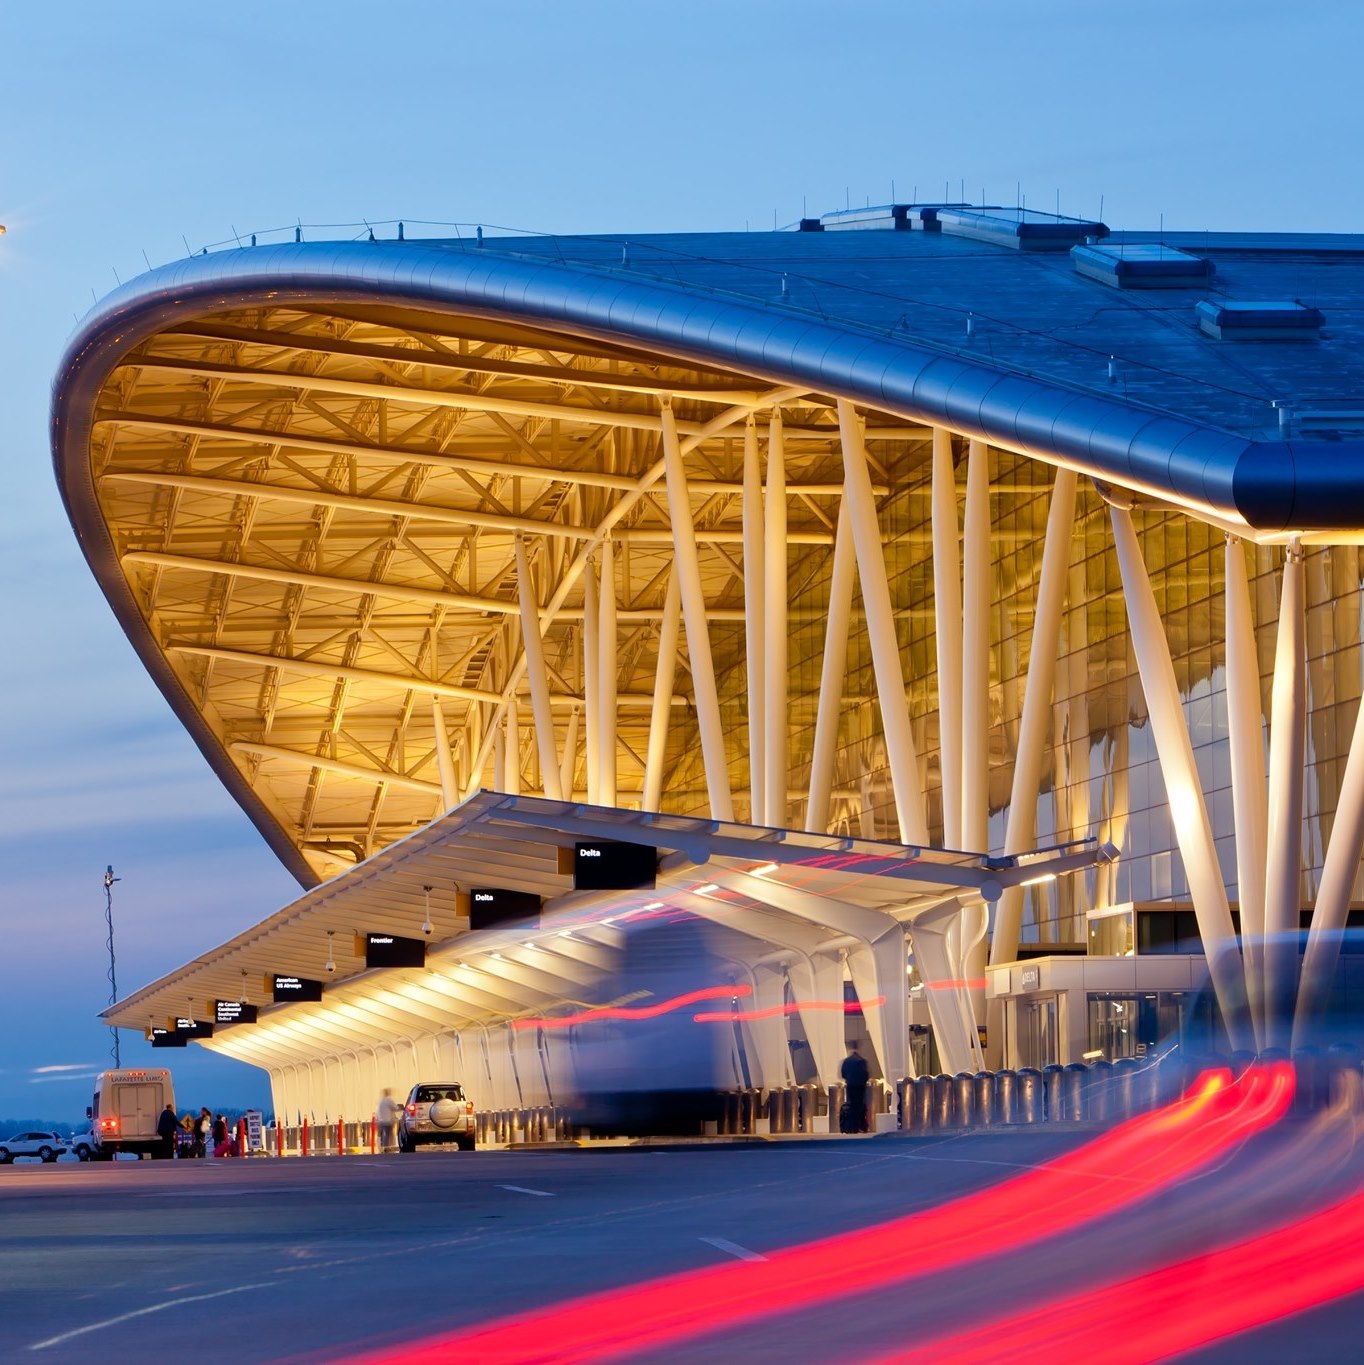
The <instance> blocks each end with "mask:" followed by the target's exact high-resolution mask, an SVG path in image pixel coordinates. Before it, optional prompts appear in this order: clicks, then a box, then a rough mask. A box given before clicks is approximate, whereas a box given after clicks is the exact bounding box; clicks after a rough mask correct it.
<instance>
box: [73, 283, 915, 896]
mask: <svg viewBox="0 0 1364 1365" xmlns="http://www.w3.org/2000/svg"><path fill="white" fill-rule="evenodd" d="M661 395H671V400H672V410H673V412H674V413H675V415H676V419H677V427H678V432H679V435H680V437H681V439H682V447H683V450H684V452H685V453H686V454H687V457H688V472H689V477H690V487H691V492H692V503H693V519H694V522H695V526H696V535H697V542H698V548H699V562H700V571H701V576H702V581H703V584H704V591H705V596H706V601H707V604H708V608H709V618H710V621H711V627H712V631H711V636H712V639H711V643H712V649H713V652H714V655H715V670H716V673H717V676H721V677H723V676H725V675H726V674H728V673H731V672H732V671H733V670H734V669H735V668H737V667H738V666H739V665H740V662H741V658H742V653H743V631H742V623H743V617H744V594H743V574H742V568H741V560H742V540H743V527H742V524H741V494H742V487H743V433H744V421H745V418H746V417H747V415H748V414H749V413H750V412H755V411H757V410H759V409H767V408H768V407H770V405H771V404H772V402H773V399H774V397H782V398H785V399H786V402H785V403H784V404H783V406H782V412H783V416H784V419H785V440H786V461H787V522H788V543H789V545H790V546H791V561H790V562H791V563H792V564H793V566H794V565H797V564H799V563H802V562H803V563H804V564H805V565H806V568H805V569H804V571H803V572H804V574H805V575H806V576H807V577H811V576H814V575H816V574H818V572H819V571H820V569H821V567H823V566H825V565H826V563H827V560H828V557H829V555H830V553H831V546H832V541H833V528H834V525H835V523H836V521H837V518H838V501H839V492H840V489H841V484H842V462H841V456H840V450H839V445H838V426H837V419H836V415H835V414H834V413H833V411H832V408H831V404H830V403H829V401H828V400H824V399H820V398H817V397H814V396H810V395H801V396H798V397H797V396H794V395H793V394H792V391H791V390H789V389H788V390H783V391H780V392H779V393H774V391H773V389H772V388H771V387H769V386H767V385H763V384H761V383H756V382H754V381H753V380H751V379H747V378H744V377H742V376H738V375H734V374H729V373H725V372H722V371H720V370H716V369H706V368H700V367H696V366H685V365H680V364H677V363H671V362H669V361H667V360H666V359H664V358H661V357H658V356H653V355H648V354H645V353H642V352H638V351H630V350H627V349H624V348H619V347H610V346H601V345H592V344H587V343H583V342H579V341H571V340H569V339H567V338H564V337H562V336H555V335H553V334H551V333H548V332H544V333H541V332H536V331H534V330H532V329H530V328H526V327H518V328H516V329H514V330H513V329H510V328H507V327H504V326H499V325H497V324H493V323H489V322H487V321H478V320H474V319H464V320H460V319H454V318H448V317H447V318H441V317H437V316H434V315H428V316H420V315H416V314H411V315H406V316H396V317H395V316H393V315H392V313H391V312H390V313H384V314H380V313H379V312H377V311H375V312H373V313H367V312H366V310H363V309H352V310H348V311H347V312H346V314H345V315H342V314H340V313H339V312H336V311H326V310H317V311H313V310H305V309H301V308H298V307H292V306H280V307H253V308H248V309H239V310H234V311H230V312H227V313H224V314H221V315H218V316H213V317H206V318H203V319H201V320H198V321H195V322H194V323H192V324H184V325H180V326H176V327H173V328H171V329H168V330H166V331H164V332H162V333H159V334H157V335H155V336H154V337H152V338H151V339H150V340H148V341H147V342H145V343H144V344H142V345H140V346H138V347H137V348H136V349H135V350H134V351H132V352H131V353H130V354H128V355H127V356H126V358H125V359H124V360H123V362H122V363H121V364H120V365H118V366H117V368H116V369H115V370H114V371H113V372H112V374H111V375H110V377H109V380H108V382H107V384H106V385H105V387H104V390H103V392H102V394H101V397H100V400H99V403H98V406H97V409H96V413H95V422H94V427H93V433H92V465H93V469H94V471H95V477H96V485H97V488H98V496H99V501H100V507H101V510H102V513H103V516H104V518H105V521H106V523H107V525H108V527H109V528H110V531H111V533H112V537H113V541H114V544H115V547H116V551H117V555H118V559H119V563H120V564H121V566H122V570H123V573H124V574H125V576H126V578H127V581H128V584H129V586H130V588H131V590H132V593H133V596H134V597H135V599H136V602H137V604H138V608H139V610H140V612H141V614H142V616H143V617H144V618H145V619H146V621H147V622H148V623H150V628H151V631H152V633H153V635H154V637H155V640H156V642H157V644H158V646H159V648H160V650H161V651H162V653H163V655H164V657H165V660H166V661H167V663H168V664H169V666H170V668H171V669H172V670H173V672H174V675H175V677H176V679H177V681H178V682H179V684H180V686H181V688H182V689H183V691H184V693H185V694H186V696H188V697H189V698H191V699H192V701H193V704H194V706H195V708H196V709H197V710H198V711H199V712H200V713H201V715H202V716H203V718H204V720H205V721H206V723H207V725H208V726H209V727H210V728H211V730H212V732H213V734H214V736H215V737H216V738H217V739H218V741H219V742H220V744H221V746H222V749H223V751H224V752H225V754H226V755H227V756H228V757H229V758H230V760H231V762H232V764H233V765H234V766H235V767H236V768H237V770H238V771H239V772H240V773H241V774H242V776H243V777H244V778H245V780H246V781H247V782H248V783H249V784H250V786H251V788H252V790H253V791H254V792H255V793H256V795H257V796H258V797H259V799H260V801H261V802H262V803H263V804H264V806H265V807H266V808H267V809H268V811H269V812H270V814H271V815H272V817H273V818H274V820H275V821H276V822H277V823H278V825H279V826H280V827H281V828H282V829H283V830H285V831H287V833H288V837H289V839H290V842H291V843H293V844H294V845H295V846H296V847H298V848H299V849H301V850H303V852H304V855H305V857H307V859H308V861H309V864H310V865H311V867H312V868H313V869H314V870H315V871H316V872H317V873H319V874H323V875H326V874H328V873H330V872H333V871H335V870H337V868H338V866H339V865H340V864H339V863H338V861H337V859H338V858H339V859H340V860H342V862H343V863H351V862H354V861H357V860H358V859H359V858H360V857H362V856H366V855H368V854H369V853H371V852H373V851H375V850H377V849H378V848H381V847H383V846H384V845H386V844H388V843H390V842H391V841H392V840H394V839H395V838H399V837H401V836H402V835H403V834H406V833H408V832H410V831H411V830H412V829H413V828H415V827H418V826H421V825H424V824H425V823H426V822H428V821H429V820H431V819H432V818H434V817H435V816H437V815H438V814H440V813H441V811H442V810H443V809H444V804H443V799H442V789H441V779H440V771H439V755H438V752H437V744H436V739H435V733H434V725H435V723H436V722H435V720H434V716H435V714H436V713H435V711H434V709H433V707H432V700H433V699H437V700H438V701H439V702H440V703H441V709H442V711H443V714H444V718H445V722H446V725H447V727H448V730H449V732H450V736H451V743H452V749H453V754H452V757H453V760H454V763H455V765H456V768H457V773H458V782H459V787H460V790H461V791H462V792H464V793H467V792H470V791H472V790H475V789H477V788H478V787H480V786H487V787H492V786H494V785H496V786H498V787H499V789H502V788H506V789H510V790H517V789H519V788H520V787H521V786H523V785H524V786H525V787H526V789H528V790H530V789H535V790H539V789H541V786H542V783H541V780H540V778H539V776H538V775H537V770H536V758H537V755H536V749H535V741H534V736H533V734H532V731H531V725H530V723H529V702H528V700H527V698H526V694H525V691H524V687H523V689H522V698H521V714H520V715H519V716H518V721H519V724H514V726H513V736H512V739H511V740H510V741H504V740H503V739H502V737H501V735H502V733H503V731H504V728H505V723H506V722H505V716H504V712H503V698H504V696H505V695H506V693H507V691H508V689H509V687H511V686H514V685H515V683H516V681H517V679H516V677H515V673H516V672H517V671H518V670H519V669H520V668H521V667H523V650H522V644H521V627H520V616H519V607H518V598H517V581H516V557H515V556H516V549H515V546H516V538H517V537H518V536H521V537H523V538H524V541H525V545H526V549H527V552H528V556H529V562H530V564H531V566H532V572H533V574H534V576H535V578H536V582H537V592H538V596H539V600H540V603H541V605H542V607H544V615H543V631H544V638H545V653H546V663H547V667H548V673H549V679H550V685H551V699H552V707H553V714H554V718H555V727H556V731H557V733H558V736H559V745H560V751H561V752H563V747H564V745H565V744H567V743H569V742H570V741H571V739H572V738H573V737H574V736H576V740H577V743H576V745H575V748H576V750H577V752H576V753H575V755H574V756H573V757H572V758H571V759H570V760H568V761H567V762H566V763H565V765H564V768H563V774H564V775H565V776H569V778H570V780H569V784H568V788H567V789H568V790H574V791H578V792H583V791H585V790H586V781H587V773H586V767H587V758H586V753H585V745H586V743H587V733H586V732H587V724H586V722H585V720H584V718H583V716H582V711H583V701H584V694H585V683H586V680H585V678H584V663H583V658H584V650H583V632H584V589H585V585H586V584H587V583H588V582H589V577H588V575H587V574H585V573H584V567H585V565H586V563H587V561H588V557H589V555H592V554H593V552H594V551H596V550H597V548H598V547H599V546H600V545H601V543H602V541H603V539H604V538H605V537H606V536H607V534H608V533H609V534H610V537H611V539H612V541H613V552H614V553H613V558H614V572H615V576H616V600H617V603H618V606H617V617H618V634H617V649H616V653H617V657H618V665H619V667H618V674H617V682H616V688H617V702H618V722H617V725H618V734H617V741H618V771H619V791H618V795H619V799H620V801H621V803H622V804H634V803H636V802H637V801H638V799H639V794H640V791H641V784H642V782H643V776H644V773H643V769H644V761H645V754H646V750H647V747H648V731H649V723H650V712H651V707H652V702H653V689H654V679H655V675H656V669H657V653H658V641H659V623H660V618H661V616H662V613H663V608H664V601H665V597H666V592H667V584H668V578H669V568H670V565H671V563H672V559H673V535H672V530H671V523H670V518H669V512H668V503H667V497H666V490H665V484H664V481H663V479H662V477H661V473H662V466H661V459H660V415H659V406H660V396H661ZM928 435H929V433H928V432H927V431H926V430H925V429H924V428H923V427H920V426H917V425H911V424H908V423H903V422H896V421H893V420H892V419H889V418H887V419H886V420H885V422H884V423H883V424H877V425H872V426H871V427H870V428H869V429H868V431H867V438H868V451H869V455H870V457H871V459H872V461H873V462H874V464H875V465H877V466H880V467H881V468H883V469H884V468H886V467H888V466H895V465H901V464H903V462H905V461H913V462H915V463H921V462H922V461H923V460H924V459H925V458H926V451H927V438H928ZM882 491H884V489H883V490H882ZM925 552H926V547H925ZM808 624H810V625H811V626H813V627H815V628H818V629H822V626H821V625H820V623H818V622H813V623H808ZM792 628H793V630H799V629H800V628H801V625H800V622H799V621H793V622H792ZM681 664H682V668H681V669H680V670H679V674H678V686H677V688H676V694H675V696H674V698H673V706H674V708H675V711H676V713H677V715H678V718H679V721H678V722H675V723H674V724H673V725H672V726H671V728H670V732H669V733H670V740H669V753H670V757H671V761H665V764H664V769H665V772H666V771H667V770H668V769H670V768H671V767H672V766H673V763H674V762H675V760H676V757H677V756H678V755H679V754H681V753H683V752H685V751H686V750H687V749H688V748H689V747H691V746H694V744H695V728H694V726H690V725H688V724H686V723H685V716H686V708H687V707H688V704H689V696H690V693H691V688H690V686H689V684H688V681H687V677H686V673H685V665H686V658H685V651H684V652H683V657H682V659H681ZM504 743H506V744H508V749H510V747H511V746H513V745H514V746H515V748H516V751H517V752H516V758H515V759H513V758H511V757H510V756H506V757H504V756H503V752H502V749H503V745H504ZM570 774H571V776H570ZM691 797H692V799H691V802H690V804H691V805H693V806H694V805H695V803H696V800H695V798H696V793H695V792H693V793H691ZM665 804H670V803H668V802H666V801H665ZM671 804H672V806H673V808H683V809H685V808H686V807H687V805H688V799H687V796H686V794H682V795H681V796H680V797H679V799H678V800H677V801H676V802H673V803H671Z"/></svg>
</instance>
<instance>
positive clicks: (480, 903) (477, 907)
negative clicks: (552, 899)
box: [469, 886, 540, 930]
mask: <svg viewBox="0 0 1364 1365" xmlns="http://www.w3.org/2000/svg"><path fill="white" fill-rule="evenodd" d="M513 920H515V921H516V922H518V923H520V922H521V921H523V920H534V921H535V922H536V923H537V924H538V923H539V922H540V897H539V896H537V895H536V894H535V893H534V892H532V891H508V890H507V889H506V888H505V887H500V886H476V887H474V888H473V889H472V890H471V891H470V892H469V928H470V929H471V930H473V929H491V928H492V927H493V926H494V925H497V924H508V923H510V922H511V921H513Z"/></svg>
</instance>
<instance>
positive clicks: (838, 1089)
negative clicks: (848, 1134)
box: [829, 1081, 843, 1133]
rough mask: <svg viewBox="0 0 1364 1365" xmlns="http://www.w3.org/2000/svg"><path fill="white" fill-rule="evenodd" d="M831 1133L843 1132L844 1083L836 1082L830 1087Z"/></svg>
mask: <svg viewBox="0 0 1364 1365" xmlns="http://www.w3.org/2000/svg"><path fill="white" fill-rule="evenodd" d="M829 1131H830V1132H831V1133H841V1132H842V1131H843V1082H842V1081H835V1082H834V1083H833V1085H831V1086H830V1087H829Z"/></svg>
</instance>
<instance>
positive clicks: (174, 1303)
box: [28, 1282, 273, 1351]
mask: <svg viewBox="0 0 1364 1365" xmlns="http://www.w3.org/2000/svg"><path fill="white" fill-rule="evenodd" d="M272 1287H273V1286H272V1285H271V1284H269V1283H268V1282H267V1283H265V1284H239V1285H237V1286H235V1287H234V1288H232V1289H219V1290H216V1291H215V1292H214V1293H212V1294H187V1295H186V1296H185V1297H184V1298H181V1299H167V1300H166V1302H165V1303H153V1304H151V1305H149V1306H148V1307H146V1308H134V1309H133V1311H132V1312H131V1313H120V1314H119V1315H118V1317H116V1318H105V1319H104V1321H103V1322H91V1323H87V1324H86V1325H85V1326H84V1327H75V1328H73V1329H72V1330H71V1331H69V1332H62V1333H60V1334H59V1335H58V1336H55V1337H48V1338H47V1340H46V1341H35V1342H34V1343H33V1345H32V1346H30V1347H29V1348H28V1349H29V1350H30V1351H45V1350H47V1348H48V1347H49V1346H60V1345H61V1344H62V1343H63V1342H65V1341H70V1340H71V1339H72V1338H73V1337H83V1336H85V1335H86V1334H87V1333H89V1332H100V1331H103V1330H104V1328H106V1327H117V1326H118V1324H119V1323H121V1322H131V1321H132V1320H133V1319H134V1318H145V1317H146V1316H147V1315H148V1314H149V1313H160V1312H163V1311H164V1310H165V1309H167V1308H180V1307H182V1306H183V1305H184V1304H187V1303H203V1302H204V1301H205V1300H207V1299H222V1298H226V1297H227V1296H228V1295H229V1294H245V1293H246V1292H247V1290H249V1289H270V1288H272Z"/></svg>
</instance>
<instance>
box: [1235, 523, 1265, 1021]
mask: <svg viewBox="0 0 1364 1365" xmlns="http://www.w3.org/2000/svg"><path fill="white" fill-rule="evenodd" d="M1225 559H1226V587H1225V593H1226V620H1227V626H1226V630H1227V734H1228V740H1229V747H1230V749H1231V802H1232V820H1233V823H1234V824H1235V827H1236V884H1237V896H1238V899H1239V901H1240V903H1241V944H1242V951H1243V952H1244V954H1245V972H1246V999H1247V1002H1248V1004H1249V1006H1250V1019H1251V1027H1252V1028H1253V1029H1254V1030H1255V1040H1256V1042H1257V1043H1259V1044H1261V1045H1263V1044H1264V1042H1265V1031H1264V1030H1265V1006H1264V985H1265V983H1264V956H1263V954H1264V931H1265V859H1264V852H1263V851H1264V849H1266V848H1267V847H1268V846H1269V810H1268V807H1267V805H1266V797H1265V749H1264V735H1263V731H1262V725H1261V707H1260V660H1259V656H1258V654H1257V653H1256V649H1255V624H1254V621H1253V619H1252V617H1251V608H1250V580H1249V577H1248V576H1247V574H1246V554H1245V549H1244V547H1243V545H1242V543H1241V541H1239V540H1237V539H1236V537H1235V536H1228V537H1227V544H1226V554H1225Z"/></svg>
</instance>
